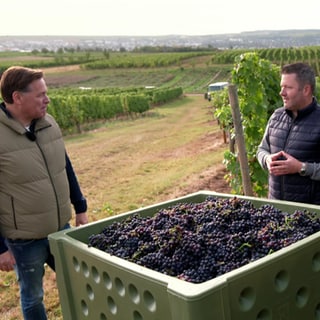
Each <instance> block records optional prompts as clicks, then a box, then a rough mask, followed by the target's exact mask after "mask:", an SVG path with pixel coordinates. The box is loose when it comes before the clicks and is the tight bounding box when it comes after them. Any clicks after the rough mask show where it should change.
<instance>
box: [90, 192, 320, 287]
mask: <svg viewBox="0 0 320 320" xmlns="http://www.w3.org/2000/svg"><path fill="white" fill-rule="evenodd" d="M319 230H320V219H319V218H318V217H317V215H316V213H311V212H309V211H307V210H303V211H302V210H296V211H295V212H294V213H292V214H289V213H286V212H283V211H281V210H279V209H277V208H275V207H274V206H272V205H271V204H264V205H262V206H261V207H259V208H256V207H254V205H253V204H252V202H250V201H248V200H245V199H240V198H237V197H234V198H227V199H224V198H219V197H215V196H208V197H207V198H206V199H205V200H204V201H203V202H201V203H178V204H175V205H173V206H171V207H168V208H166V209H160V210H159V211H158V212H156V214H155V215H153V216H152V217H143V216H141V215H139V214H138V213H135V214H132V215H131V216H129V217H128V218H126V219H125V220H123V221H116V222H113V223H112V224H110V225H107V226H105V227H104V228H103V230H102V231H101V233H98V234H93V235H91V236H90V237H89V242H88V246H89V247H95V248H97V249H100V250H102V251H105V252H107V253H109V254H111V255H114V256H117V257H120V258H123V259H126V260H128V261H131V262H134V263H136V264H138V265H141V266H144V267H147V268H150V269H152V270H155V271H158V272H161V273H163V274H166V275H170V276H174V277H177V278H179V279H182V280H185V281H188V282H192V283H201V282H204V281H208V280H210V279H213V278H215V277H217V276H220V275H223V274H225V273H227V272H230V271H232V270H234V269H236V268H239V267H241V266H243V265H245V264H248V263H250V262H252V261H255V260H257V259H259V258H262V257H264V256H266V255H268V254H272V253H273V252H275V251H278V250H280V249H282V248H284V247H287V246H288V245H290V244H292V243H294V242H297V241H299V240H301V239H304V238H305V237H307V236H309V235H311V234H314V233H315V232H318V231H319Z"/></svg>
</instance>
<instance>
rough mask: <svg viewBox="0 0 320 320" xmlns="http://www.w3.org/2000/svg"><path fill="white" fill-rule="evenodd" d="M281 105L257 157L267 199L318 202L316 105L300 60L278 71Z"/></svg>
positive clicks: (319, 116)
mask: <svg viewBox="0 0 320 320" xmlns="http://www.w3.org/2000/svg"><path fill="white" fill-rule="evenodd" d="M280 87H281V91H280V95H281V97H282V99H283V107H282V108H279V109H277V110H275V112H274V113H273V114H272V116H271V117H270V119H269V122H268V125H267V128H266V130H265V133H264V137H263V139H262V141H261V143H260V145H259V147H258V151H257V159H258V161H259V163H260V165H261V166H262V167H263V168H264V169H266V170H268V171H269V198H271V199H278V200H286V201H296V202H304V203H311V204H320V181H319V180H320V125H319V121H320V106H319V105H318V103H317V101H316V99H315V97H314V92H315V87H316V80H315V74H314V72H313V70H312V69H311V67H310V66H309V65H307V64H304V63H293V64H289V65H285V66H284V67H283V68H282V70H281V82H280Z"/></svg>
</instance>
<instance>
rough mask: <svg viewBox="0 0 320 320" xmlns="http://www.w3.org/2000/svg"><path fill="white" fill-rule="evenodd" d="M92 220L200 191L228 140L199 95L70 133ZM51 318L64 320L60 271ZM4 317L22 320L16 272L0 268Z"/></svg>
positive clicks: (49, 283)
mask: <svg viewBox="0 0 320 320" xmlns="http://www.w3.org/2000/svg"><path fill="white" fill-rule="evenodd" d="M65 142H66V147H67V150H68V153H69V155H70V157H71V159H72V162H73V166H74V169H75V171H76V173H77V176H78V179H79V182H80V183H81V186H82V190H83V192H84V194H85V196H86V197H87V199H88V215H89V219H90V221H95V220H99V219H102V218H105V217H107V216H110V215H114V214H118V213H121V212H126V211H129V210H132V209H135V208H139V207H143V206H147V205H150V204H154V203H157V202H161V201H164V200H168V199H172V198H175V197H177V196H179V195H183V194H186V193H188V190H190V188H191V187H192V189H191V190H194V191H197V188H200V189H202V185H201V180H204V179H208V176H207V174H206V172H208V169H210V168H214V167H216V166H220V165H221V162H222V158H223V152H224V150H225V148H226V145H224V144H223V139H222V133H221V132H220V129H219V127H218V126H217V124H216V123H215V122H214V121H213V117H212V114H211V111H210V108H209V105H208V102H207V101H206V100H204V99H203V96H202V95H198V96H196V95H194V96H187V97H184V98H182V99H180V100H178V101H175V102H173V103H170V104H168V105H165V106H161V107H157V108H155V109H152V110H151V111H150V112H149V113H148V114H147V115H145V116H144V117H141V118H137V119H133V120H131V119H124V120H119V121H114V122H108V123H104V124H103V125H101V126H100V127H99V128H97V129H96V130H94V131H91V132H87V133H85V134H82V135H75V136H70V137H65ZM44 283H45V292H46V294H45V304H46V307H47V310H48V317H49V320H61V319H62V315H61V309H60V304H59V298H58V291H57V287H56V283H55V274H54V273H53V272H52V271H50V270H49V269H48V270H47V272H46V275H45V278H44ZM0 300H1V306H0V314H1V319H3V320H18V319H21V312H20V305H19V292H18V284H17V281H16V279H15V275H14V273H13V272H9V273H4V272H0Z"/></svg>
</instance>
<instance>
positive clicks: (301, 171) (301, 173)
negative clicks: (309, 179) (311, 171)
mask: <svg viewBox="0 0 320 320" xmlns="http://www.w3.org/2000/svg"><path fill="white" fill-rule="evenodd" d="M299 174H300V176H305V175H306V164H305V163H304V162H303V163H302V166H301V169H300V171H299Z"/></svg>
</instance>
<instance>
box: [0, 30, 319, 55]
mask: <svg viewBox="0 0 320 320" xmlns="http://www.w3.org/2000/svg"><path fill="white" fill-rule="evenodd" d="M319 45H320V29H319V30H280V31H268V30H265V31H254V32H242V33H236V34H222V35H202V36H188V35H167V36H92V37H89V36H0V51H22V52H32V51H34V50H38V51H41V50H43V49H46V50H48V51H54V52H55V51H57V50H59V49H61V48H69V49H70V48H73V49H77V50H96V49H98V50H108V51H125V50H127V51H132V50H137V49H139V48H144V47H177V48H183V47H188V48H210V49H212V48H217V49H258V48H290V47H304V46H319Z"/></svg>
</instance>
